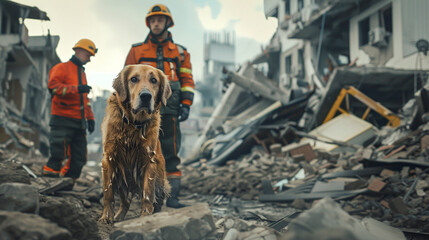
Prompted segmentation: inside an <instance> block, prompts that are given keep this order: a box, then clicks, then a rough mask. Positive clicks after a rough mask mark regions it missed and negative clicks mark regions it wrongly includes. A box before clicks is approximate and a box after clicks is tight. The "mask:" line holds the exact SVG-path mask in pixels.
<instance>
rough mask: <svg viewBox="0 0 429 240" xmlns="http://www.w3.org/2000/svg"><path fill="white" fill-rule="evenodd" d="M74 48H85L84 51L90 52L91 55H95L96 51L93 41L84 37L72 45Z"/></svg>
mask: <svg viewBox="0 0 429 240" xmlns="http://www.w3.org/2000/svg"><path fill="white" fill-rule="evenodd" d="M76 48H82V49H85V50H86V51H88V52H90V53H91V55H92V56H95V54H96V53H97V51H98V48H96V47H95V44H94V42H93V41H91V40H89V39H85V38H84V39H81V40H79V41H78V42H77V43H76V45H74V47H73V50H75V49H76Z"/></svg>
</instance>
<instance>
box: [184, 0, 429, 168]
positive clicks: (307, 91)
mask: <svg viewBox="0 0 429 240" xmlns="http://www.w3.org/2000/svg"><path fill="white" fill-rule="evenodd" d="M428 4H429V3H428V2H427V1H413V3H412V4H408V2H406V1H401V0H392V1H368V0H362V1H310V0H308V1H306V0H285V1H283V0H281V1H280V0H266V1H264V10H265V15H266V17H275V18H277V19H278V28H277V31H276V33H275V34H274V35H273V37H272V38H271V41H270V43H269V45H268V46H267V47H266V48H265V49H264V51H263V52H262V53H261V54H259V55H258V56H256V57H255V58H254V59H253V61H251V62H250V63H247V64H244V65H243V66H241V68H240V69H239V70H238V72H232V71H229V70H225V71H224V76H223V78H222V80H223V81H224V82H225V84H226V85H228V86H229V87H228V89H227V90H226V92H225V94H224V95H223V98H222V100H221V102H220V104H218V106H217V108H216V109H215V110H214V113H213V114H212V116H211V118H210V120H209V122H208V124H207V125H206V126H205V128H204V131H203V133H202V135H201V137H200V138H199V141H198V142H197V144H196V147H195V148H194V151H193V154H192V155H191V156H190V157H189V158H188V161H187V162H188V163H191V162H194V161H195V160H197V159H200V158H207V159H208V160H209V161H212V162H216V161H217V160H216V158H218V157H219V156H218V155H222V156H220V158H218V160H219V159H221V160H220V162H219V163H221V162H222V163H223V162H225V161H227V160H229V159H234V157H237V156H238V155H239V154H243V153H248V152H249V150H250V149H251V147H252V146H254V145H261V143H263V142H264V141H271V143H273V141H275V140H276V138H277V140H278V139H279V137H280V135H281V132H279V131H277V132H276V133H274V132H273V130H276V129H278V128H279V127H280V126H281V125H282V124H285V123H287V122H291V121H294V122H295V123H296V127H298V128H299V129H301V130H304V131H307V132H309V131H311V130H313V129H315V128H316V127H318V126H320V125H322V124H323V123H324V122H326V118H327V116H328V115H329V116H330V119H332V118H333V117H335V116H337V115H339V114H338V113H341V111H342V112H343V113H344V112H348V113H353V114H354V115H356V116H359V117H361V116H362V118H363V119H365V120H366V121H368V122H370V123H371V124H372V125H373V126H376V127H377V128H382V127H383V126H385V125H386V124H387V122H388V120H387V119H386V118H384V117H383V116H382V115H380V112H379V111H376V109H377V108H378V107H375V106H371V105H370V106H369V105H368V103H367V102H362V101H361V100H359V99H358V97H357V95H361V94H363V95H364V96H365V97H367V98H369V99H372V100H373V104H376V103H380V104H381V105H382V106H383V107H385V108H386V109H388V110H389V111H390V112H391V113H392V114H398V113H399V112H400V111H401V108H402V107H403V106H404V105H405V104H406V103H407V102H408V101H409V100H410V99H412V98H414V95H415V93H417V92H418V90H419V89H421V88H422V87H423V86H424V84H425V83H426V82H427V77H428V76H427V71H428V70H429V62H428V61H427V59H428V57H427V55H426V54H427V51H428V50H429V49H428V47H429V44H428V41H427V39H429V29H428V28H427V26H425V25H424V24H423V21H420V20H418V21H417V19H425V18H427V16H426V15H425V11H424V10H423V9H428V7H429V6H428ZM260 66H265V67H266V68H267V69H268V72H267V74H265V75H264V74H263V73H262V72H260V71H258V69H260V68H261V67H260ZM350 86H353V87H354V88H355V89H356V90H357V91H358V92H359V93H357V92H353V93H351V94H350V91H348V92H347V93H344V92H341V91H342V90H343V89H345V88H347V89H348V88H349V87H350ZM344 91H345V90H344ZM340 93H341V94H342V95H343V96H342V98H344V101H343V103H341V102H340V105H337V106H336V107H337V108H338V109H339V111H337V112H338V113H330V112H331V111H333V110H332V107H333V106H334V105H335V104H334V103H336V102H338V101H340V100H339V99H340V98H341V94H340ZM349 96H353V97H349ZM417 102H419V101H417ZM345 105H347V106H345ZM424 108H425V107H424V106H422V104H420V106H419V115H421V114H423V113H424V112H425V111H426V110H425V109H424ZM344 109H346V110H344ZM374 109H375V110H374ZM418 123H419V121H417V122H414V123H413V124H414V125H413V127H416V126H417V124H418ZM279 134H280V135H279ZM280 138H282V137H280ZM283 143H286V142H283ZM262 145H264V144H262ZM234 153H236V154H234Z"/></svg>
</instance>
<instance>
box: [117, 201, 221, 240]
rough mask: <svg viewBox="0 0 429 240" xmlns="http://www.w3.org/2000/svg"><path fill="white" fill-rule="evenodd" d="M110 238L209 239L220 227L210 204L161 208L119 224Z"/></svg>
mask: <svg viewBox="0 0 429 240" xmlns="http://www.w3.org/2000/svg"><path fill="white" fill-rule="evenodd" d="M115 227H116V230H115V231H114V232H113V233H112V234H111V235H110V239H112V240H116V239H163V240H170V239H171V240H173V239H209V238H210V236H213V234H214V231H215V229H216V227H215V224H214V221H213V217H212V215H211V211H210V208H209V206H208V205H207V204H197V205H194V206H191V207H185V208H182V209H177V210H173V211H171V212H161V213H158V214H154V215H149V216H146V217H140V218H137V219H132V220H127V221H123V222H120V223H117V224H115Z"/></svg>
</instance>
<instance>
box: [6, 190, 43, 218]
mask: <svg viewBox="0 0 429 240" xmlns="http://www.w3.org/2000/svg"><path fill="white" fill-rule="evenodd" d="M0 210H6V211H19V212H25V213H36V214H37V213H38V212H39V192H38V191H37V188H36V187H35V186H31V185H28V184H23V183H3V184H1V185H0Z"/></svg>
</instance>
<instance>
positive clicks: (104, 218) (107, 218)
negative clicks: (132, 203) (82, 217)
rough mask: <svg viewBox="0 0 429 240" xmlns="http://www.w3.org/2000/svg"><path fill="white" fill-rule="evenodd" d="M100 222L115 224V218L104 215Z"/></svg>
mask: <svg viewBox="0 0 429 240" xmlns="http://www.w3.org/2000/svg"><path fill="white" fill-rule="evenodd" d="M98 222H101V223H104V224H113V218H110V217H105V216H102V217H101V218H100V219H98Z"/></svg>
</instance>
